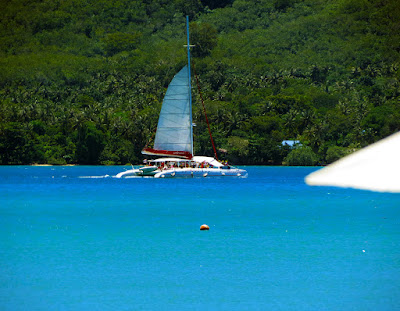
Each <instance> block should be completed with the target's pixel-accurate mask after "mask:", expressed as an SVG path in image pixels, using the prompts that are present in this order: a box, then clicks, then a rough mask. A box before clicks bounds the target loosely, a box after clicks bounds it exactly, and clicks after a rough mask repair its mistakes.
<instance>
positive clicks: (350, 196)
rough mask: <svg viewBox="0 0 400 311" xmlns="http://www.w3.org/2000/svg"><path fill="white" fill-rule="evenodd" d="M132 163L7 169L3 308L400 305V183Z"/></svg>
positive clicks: (0, 265)
mask: <svg viewBox="0 0 400 311" xmlns="http://www.w3.org/2000/svg"><path fill="white" fill-rule="evenodd" d="M122 169H123V168H121V167H89V166H76V167H30V166H15V167H10V166H3V167H0V310H2V311H8V310H12V311H14V310H335V311H336V310H363V311H364V310H374V311H376V310H400V247H399V246H400V194H383V193H372V192H368V191H358V190H349V189H339V188H330V187H309V186H307V185H305V184H304V181H303V180H304V176H306V175H307V174H308V173H310V172H311V171H313V170H315V169H316V168H304V167H295V168H293V167H247V170H248V172H249V177H248V178H247V179H237V178H194V179H162V180H161V179H152V178H130V179H116V178H111V177H107V175H110V176H113V175H116V174H117V173H118V172H120V171H121V170H122ZM202 224H207V225H209V226H210V231H200V230H199V227H200V225H202Z"/></svg>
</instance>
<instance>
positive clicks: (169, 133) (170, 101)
mask: <svg viewBox="0 0 400 311" xmlns="http://www.w3.org/2000/svg"><path fill="white" fill-rule="evenodd" d="M190 92H191V89H190V84H189V70H188V66H185V67H183V68H182V69H181V71H179V72H178V73H177V74H176V75H175V77H174V78H173V79H172V81H171V83H170V84H169V86H168V89H167V92H166V94H165V96H164V100H163V104H162V108H161V112H160V117H159V119H158V125H157V132H156V137H155V141H154V149H152V152H153V153H156V154H168V153H165V152H164V151H167V152H168V151H171V152H173V151H178V152H185V154H187V153H188V154H192V152H193V134H192V133H193V131H192V107H191V101H190ZM146 151H147V152H146ZM145 153H151V151H150V150H148V149H147V150H146V149H145Z"/></svg>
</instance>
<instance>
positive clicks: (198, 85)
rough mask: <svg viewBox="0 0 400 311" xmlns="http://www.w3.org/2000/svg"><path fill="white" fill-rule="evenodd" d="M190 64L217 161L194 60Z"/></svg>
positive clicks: (216, 157)
mask: <svg viewBox="0 0 400 311" xmlns="http://www.w3.org/2000/svg"><path fill="white" fill-rule="evenodd" d="M192 65H193V73H194V76H195V78H196V84H197V88H198V90H199V94H200V100H201V104H202V105H203V110H204V116H205V117H206V122H207V127H208V133H209V134H210V139H211V144H212V147H213V149H214V155H215V159H216V160H217V161H218V155H217V150H216V149H215V145H214V139H213V137H212V134H211V128H210V122H208V117H207V112H206V106H205V105H204V100H203V94H202V93H201V88H200V83H199V77H198V76H197V73H196V67H195V66H194V61H193V60H192Z"/></svg>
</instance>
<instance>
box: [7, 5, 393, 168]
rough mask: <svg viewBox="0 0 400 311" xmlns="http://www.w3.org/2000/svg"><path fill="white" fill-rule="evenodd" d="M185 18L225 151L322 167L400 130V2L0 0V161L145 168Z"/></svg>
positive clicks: (180, 61)
mask: <svg viewBox="0 0 400 311" xmlns="http://www.w3.org/2000/svg"><path fill="white" fill-rule="evenodd" d="M185 15H189V16H190V18H191V21H192V22H191V25H190V26H191V32H192V43H193V44H195V45H196V47H195V48H193V50H192V52H193V56H194V57H193V65H194V67H195V71H196V72H197V73H198V75H199V83H200V85H201V89H202V92H203V97H204V99H205V105H206V107H207V112H208V117H209V120H210V121H211V127H212V131H213V134H214V140H215V142H216V145H217V147H218V148H219V149H220V157H223V158H225V159H228V160H230V161H232V162H235V163H238V164H281V163H282V162H287V163H289V164H315V163H329V162H331V161H334V160H336V159H338V158H339V157H341V156H343V155H345V154H346V153H348V152H351V151H353V150H355V149H358V148H360V147H362V146H365V145H367V144H370V143H372V142H374V141H376V140H378V139H380V138H382V137H385V136H387V135H389V134H391V133H393V132H395V131H398V130H399V129H400V87H399V79H400V72H399V64H400V6H399V5H398V4H397V0H323V1H322V0H251V1H250V0H235V1H233V0H225V1H212V0H208V1H205V0H204V1H200V0H190V1H188V0H174V1H166V0H158V1H157V0H145V1H138V0H96V1H95V0H86V1H82V0H79V1H78V0H42V1H40V0H0V164H29V163H50V164H68V163H78V164H126V163H139V162H141V160H142V155H141V153H140V151H141V149H142V148H143V147H144V146H145V145H146V143H148V142H149V141H150V142H151V139H152V137H153V136H154V131H155V128H156V126H157V119H158V113H159V111H160V108H161V102H162V98H163V95H164V93H165V91H166V87H167V85H168V83H169V81H170V80H171V79H172V77H173V75H174V74H175V73H176V72H177V71H178V70H179V69H180V67H181V66H183V65H184V64H185V62H186V54H185V49H184V47H183V45H184V44H185ZM194 90H195V88H194ZM193 95H194V100H195V102H197V103H199V96H198V95H197V94H196V93H195V92H193ZM194 119H195V122H196V124H197V126H196V127H195V153H197V154H200V153H201V154H208V155H212V154H213V152H212V146H211V144H210V140H209V138H208V132H207V128H206V125H205V124H204V116H203V113H202V108H201V105H195V107H194ZM285 139H296V140H300V141H301V142H302V145H303V146H302V147H301V148H300V149H297V150H294V151H291V150H290V149H289V148H288V147H287V146H282V141H283V140H285Z"/></svg>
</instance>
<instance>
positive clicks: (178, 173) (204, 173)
mask: <svg viewBox="0 0 400 311" xmlns="http://www.w3.org/2000/svg"><path fill="white" fill-rule="evenodd" d="M229 176H230V177H242V178H246V177H247V171H245V170H242V169H238V168H232V169H219V168H182V169H170V170H165V171H161V172H158V173H157V174H155V175H154V177H155V178H179V177H186V178H190V177H229Z"/></svg>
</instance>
